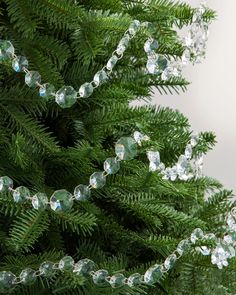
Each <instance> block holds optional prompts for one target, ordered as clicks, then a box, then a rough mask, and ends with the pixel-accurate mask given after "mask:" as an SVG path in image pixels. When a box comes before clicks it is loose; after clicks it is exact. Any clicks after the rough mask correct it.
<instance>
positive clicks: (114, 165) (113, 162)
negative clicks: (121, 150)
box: [104, 158, 120, 174]
mask: <svg viewBox="0 0 236 295" xmlns="http://www.w3.org/2000/svg"><path fill="white" fill-rule="evenodd" d="M119 169H120V162H119V161H117V159H116V158H107V159H106V161H105V162H104V170H105V171H106V172H107V173H108V174H115V173H117V172H118V171H119Z"/></svg>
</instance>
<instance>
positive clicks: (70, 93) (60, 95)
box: [55, 86, 77, 109]
mask: <svg viewBox="0 0 236 295" xmlns="http://www.w3.org/2000/svg"><path fill="white" fill-rule="evenodd" d="M55 99H56V103H57V104H59V106H60V107H61V108H63V109H65V108H70V107H71V106H72V105H73V104H75V103H76V100H77V92H76V91H75V89H74V88H73V87H71V86H63V87H62V88H61V89H59V90H58V91H57V92H56V98H55Z"/></svg>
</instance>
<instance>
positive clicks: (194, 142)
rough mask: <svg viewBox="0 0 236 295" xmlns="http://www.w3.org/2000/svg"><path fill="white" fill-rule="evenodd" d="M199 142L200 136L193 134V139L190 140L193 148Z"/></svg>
mask: <svg viewBox="0 0 236 295" xmlns="http://www.w3.org/2000/svg"><path fill="white" fill-rule="evenodd" d="M198 140H199V135H198V133H196V134H193V135H192V137H191V140H190V144H191V146H192V147H195V146H196V145H197V143H198Z"/></svg>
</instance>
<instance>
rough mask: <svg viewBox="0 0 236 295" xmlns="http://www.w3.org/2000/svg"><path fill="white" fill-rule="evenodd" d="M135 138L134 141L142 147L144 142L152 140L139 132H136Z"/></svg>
mask: <svg viewBox="0 0 236 295" xmlns="http://www.w3.org/2000/svg"><path fill="white" fill-rule="evenodd" d="M133 137H134V140H135V141H136V142H137V144H138V145H141V144H142V142H143V141H148V140H150V137H149V136H147V135H144V134H142V133H141V132H139V131H135V132H134V135H133Z"/></svg>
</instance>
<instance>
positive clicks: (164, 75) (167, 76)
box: [161, 67, 173, 81]
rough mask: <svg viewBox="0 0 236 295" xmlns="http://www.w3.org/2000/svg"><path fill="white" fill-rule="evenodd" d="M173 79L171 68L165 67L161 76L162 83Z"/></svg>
mask: <svg viewBox="0 0 236 295" xmlns="http://www.w3.org/2000/svg"><path fill="white" fill-rule="evenodd" d="M172 77H173V71H172V68H171V67H167V68H166V69H165V70H164V71H163V72H162V74H161V79H162V80H163V81H167V80H170V79H171V78H172Z"/></svg>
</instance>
